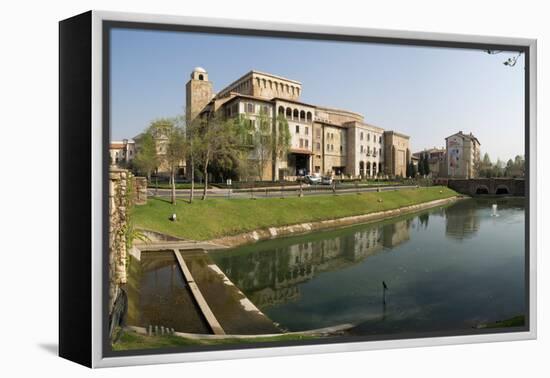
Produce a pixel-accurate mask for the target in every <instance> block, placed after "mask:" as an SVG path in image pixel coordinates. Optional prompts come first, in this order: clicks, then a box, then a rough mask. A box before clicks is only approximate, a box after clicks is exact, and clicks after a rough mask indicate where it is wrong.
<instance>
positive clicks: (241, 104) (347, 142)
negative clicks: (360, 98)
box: [186, 67, 410, 180]
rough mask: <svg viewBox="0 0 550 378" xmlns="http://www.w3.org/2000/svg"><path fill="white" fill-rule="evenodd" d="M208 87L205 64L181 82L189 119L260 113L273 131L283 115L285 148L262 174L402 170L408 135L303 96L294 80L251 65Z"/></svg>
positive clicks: (367, 174) (390, 172) (363, 175)
mask: <svg viewBox="0 0 550 378" xmlns="http://www.w3.org/2000/svg"><path fill="white" fill-rule="evenodd" d="M212 88H213V85H212V82H210V81H209V79H208V73H207V72H206V70H204V69H203V68H201V67H197V68H195V69H194V70H193V72H192V73H191V79H190V80H189V82H188V83H187V85H186V114H187V121H188V122H193V121H194V120H195V119H197V118H202V117H208V116H209V115H211V114H213V113H216V114H222V115H223V116H225V117H227V118H232V117H245V118H246V119H248V120H250V122H252V123H253V124H256V123H257V122H256V121H257V118H258V117H259V115H260V114H262V115H267V116H268V117H269V119H270V120H271V122H272V123H273V127H272V130H273V132H277V131H276V130H277V128H276V119H277V118H278V117H284V118H285V119H286V122H287V123H288V128H289V132H290V135H291V141H290V148H289V151H288V154H287V155H286V156H275V154H273V155H274V156H273V159H272V161H271V163H270V164H269V165H270V166H269V167H265V170H264V173H265V175H262V176H263V177H262V179H264V180H277V179H279V180H280V179H290V180H292V179H295V178H297V177H299V176H303V175H307V174H311V173H318V174H322V175H330V176H337V175H338V176H348V177H353V178H357V177H361V178H369V177H379V176H397V175H401V176H405V174H406V166H407V164H408V162H409V161H410V152H409V137H408V136H406V135H404V134H400V133H397V132H394V131H386V130H384V129H382V128H380V127H377V126H373V125H369V124H367V123H365V120H364V118H363V116H362V115H361V114H358V113H355V112H351V111H348V110H343V109H335V108H329V107H325V106H317V105H312V104H308V103H305V102H302V101H301V99H300V97H301V95H302V84H301V83H300V82H299V81H296V80H291V79H286V78H283V77H280V76H276V75H272V74H269V73H264V72H259V71H254V70H253V71H250V72H248V73H246V74H245V75H243V76H241V77H240V78H239V79H237V80H235V81H234V82H232V83H231V84H229V85H228V86H226V87H225V88H223V89H222V90H220V91H219V92H218V93H217V94H214V93H213V92H212ZM256 126H257V125H256ZM251 157H253V153H251Z"/></svg>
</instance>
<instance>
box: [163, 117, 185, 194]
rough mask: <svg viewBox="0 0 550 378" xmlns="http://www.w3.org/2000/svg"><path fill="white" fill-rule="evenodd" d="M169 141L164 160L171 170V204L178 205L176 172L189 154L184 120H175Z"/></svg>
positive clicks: (169, 133)
mask: <svg viewBox="0 0 550 378" xmlns="http://www.w3.org/2000/svg"><path fill="white" fill-rule="evenodd" d="M167 136H168V141H167V143H166V152H165V154H164V159H165V161H166V163H167V165H168V168H169V170H170V183H171V189H172V193H171V202H172V204H174V205H175V204H176V171H177V169H178V168H179V167H180V166H181V165H182V162H183V161H184V159H185V156H186V153H187V146H186V140H185V131H184V129H183V124H182V118H181V117H178V118H176V119H174V123H173V126H172V127H171V128H170V129H169V131H168V135H167Z"/></svg>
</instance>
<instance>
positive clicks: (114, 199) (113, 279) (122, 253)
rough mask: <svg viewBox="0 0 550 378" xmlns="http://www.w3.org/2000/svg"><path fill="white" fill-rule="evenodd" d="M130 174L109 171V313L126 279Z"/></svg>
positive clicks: (114, 170)
mask: <svg viewBox="0 0 550 378" xmlns="http://www.w3.org/2000/svg"><path fill="white" fill-rule="evenodd" d="M129 179H130V173H129V172H128V171H127V170H124V169H118V168H111V169H110V171H109V313H110V312H111V309H112V306H113V304H114V301H115V299H116V296H117V294H118V291H119V288H120V286H121V285H123V284H125V283H126V282H127V277H126V260H127V251H126V224H127V215H128V207H129V201H128V199H127V198H128V197H127V191H128V189H129V188H128V183H129Z"/></svg>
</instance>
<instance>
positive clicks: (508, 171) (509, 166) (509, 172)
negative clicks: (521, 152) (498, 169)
mask: <svg viewBox="0 0 550 378" xmlns="http://www.w3.org/2000/svg"><path fill="white" fill-rule="evenodd" d="M513 175H514V161H513V160H512V159H508V161H507V162H506V167H505V168H504V176H506V177H512V176H513Z"/></svg>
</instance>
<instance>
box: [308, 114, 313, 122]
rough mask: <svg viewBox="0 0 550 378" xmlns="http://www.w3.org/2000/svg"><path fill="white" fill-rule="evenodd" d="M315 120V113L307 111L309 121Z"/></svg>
mask: <svg viewBox="0 0 550 378" xmlns="http://www.w3.org/2000/svg"><path fill="white" fill-rule="evenodd" d="M312 120H313V114H311V112H307V121H308V122H311V121H312Z"/></svg>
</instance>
